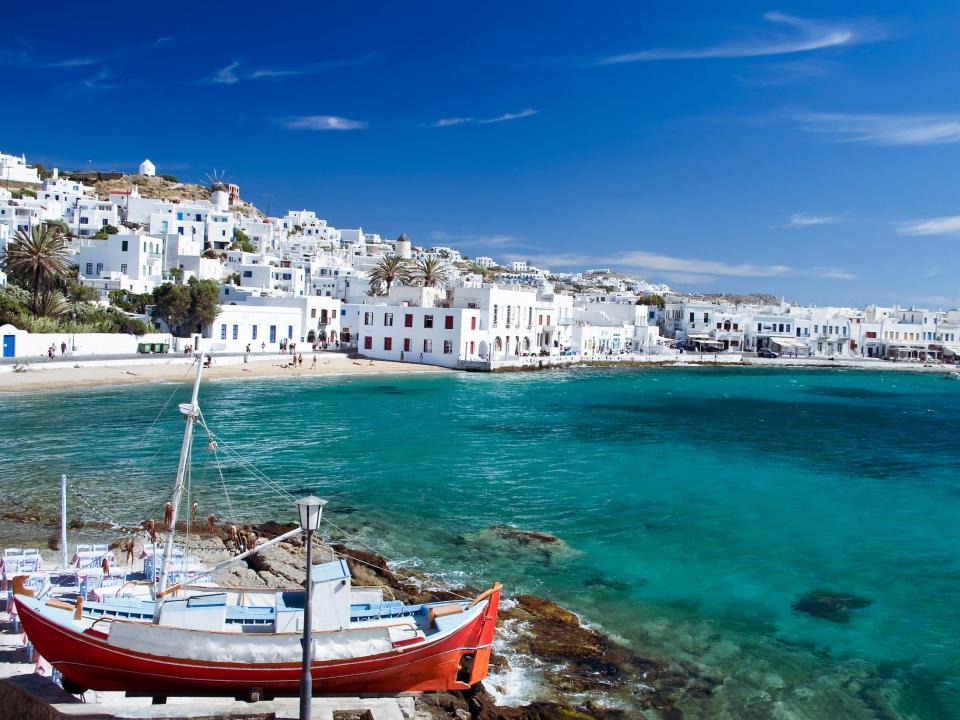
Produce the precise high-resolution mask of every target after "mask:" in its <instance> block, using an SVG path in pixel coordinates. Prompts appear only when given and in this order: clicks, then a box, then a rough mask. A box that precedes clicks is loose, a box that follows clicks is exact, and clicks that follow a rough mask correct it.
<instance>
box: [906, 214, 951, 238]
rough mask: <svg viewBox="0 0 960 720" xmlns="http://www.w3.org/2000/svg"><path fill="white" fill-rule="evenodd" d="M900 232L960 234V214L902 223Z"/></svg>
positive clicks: (909, 233) (907, 233)
mask: <svg viewBox="0 0 960 720" xmlns="http://www.w3.org/2000/svg"><path fill="white" fill-rule="evenodd" d="M900 232H901V233H903V234H904V235H960V215H948V216H946V217H937V218H928V219H926V220H912V221H910V222H905V223H901V225H900Z"/></svg>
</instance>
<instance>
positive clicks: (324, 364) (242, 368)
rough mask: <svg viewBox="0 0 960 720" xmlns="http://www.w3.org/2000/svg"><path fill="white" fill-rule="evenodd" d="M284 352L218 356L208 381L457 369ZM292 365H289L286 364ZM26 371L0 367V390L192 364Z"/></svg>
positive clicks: (184, 370)
mask: <svg viewBox="0 0 960 720" xmlns="http://www.w3.org/2000/svg"><path fill="white" fill-rule="evenodd" d="M289 362H290V358H289V356H284V355H270V356H269V357H264V356H253V357H251V358H250V362H248V363H244V362H243V358H242V357H235V356H231V357H225V358H216V357H215V358H214V364H213V367H212V368H208V369H205V370H204V371H203V376H204V378H205V379H208V380H237V379H244V378H246V379H252V378H279V377H322V376H325V375H327V376H330V375H376V374H387V373H446V372H453V371H452V370H448V369H446V368H442V367H436V366H433V365H418V364H411V363H397V362H388V361H385V360H373V361H371V360H352V359H350V358H348V357H346V356H345V355H342V354H338V353H321V354H319V355H317V366H316V367H315V368H311V365H312V362H313V356H312V355H311V356H309V357H307V356H305V357H304V358H303V366H302V367H297V368H291V367H289V366H288V365H289ZM284 366H287V367H284ZM22 367H25V370H23V371H14V370H13V369H12V368H11V367H9V366H8V367H3V368H0V393H23V392H38V391H50V390H67V389H71V388H79V387H102V386H107V385H140V384H145V383H157V382H178V381H180V380H185V379H187V378H188V377H190V376H191V374H192V372H193V370H192V367H193V365H192V363H191V361H190V360H189V359H187V358H182V357H170V358H164V359H158V358H149V359H144V360H139V361H132V360H130V361H109V362H100V363H97V364H93V363H90V362H84V361H81V360H78V362H77V363H75V364H70V363H62V362H60V363H56V364H53V365H48V364H46V363H45V362H44V361H42V360H40V361H37V362H34V363H30V364H28V365H25V366H22Z"/></svg>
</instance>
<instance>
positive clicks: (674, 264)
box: [508, 251, 790, 277]
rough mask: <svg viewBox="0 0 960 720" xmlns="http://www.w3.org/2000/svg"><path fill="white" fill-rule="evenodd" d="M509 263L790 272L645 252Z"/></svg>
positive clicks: (740, 274) (747, 273)
mask: <svg viewBox="0 0 960 720" xmlns="http://www.w3.org/2000/svg"><path fill="white" fill-rule="evenodd" d="M508 259H510V260H527V259H529V260H533V262H534V263H536V264H537V265H543V266H545V267H554V266H556V267H590V266H594V267H595V266H598V265H599V266H605V265H609V266H612V267H622V268H637V269H640V270H648V271H654V272H659V273H674V274H682V273H686V274H692V275H707V276H715V275H716V276H727V277H777V276H781V275H786V274H788V273H789V272H790V267H789V266H787V265H754V264H751V263H740V264H732V263H728V262H723V261H719V260H701V259H698V258H680V257H673V256H670V255H659V254H657V253H650V252H644V251H629V252H621V253H616V254H614V255H608V256H591V255H576V254H559V255H535V256H532V257H531V256H527V255H525V256H522V257H521V256H519V255H518V256H510V257H509V258H508Z"/></svg>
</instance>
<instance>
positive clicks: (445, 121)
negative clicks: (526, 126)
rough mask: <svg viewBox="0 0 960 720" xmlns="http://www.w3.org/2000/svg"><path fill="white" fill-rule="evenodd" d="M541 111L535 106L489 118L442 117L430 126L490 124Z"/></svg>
mask: <svg viewBox="0 0 960 720" xmlns="http://www.w3.org/2000/svg"><path fill="white" fill-rule="evenodd" d="M538 112H539V111H538V110H534V109H533V108H527V109H525V110H520V111H519V112H506V113H503V114H502V115H496V116H494V117H488V118H475V117H452V118H440V119H439V120H437V121H436V122H433V123H431V124H430V127H435V128H443V127H453V126H454V125H466V124H474V125H490V124H491V123H501V122H508V121H510V120H520V119H521V118H526V117H530V116H531V115H536V114H537V113H538Z"/></svg>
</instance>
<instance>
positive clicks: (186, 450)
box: [153, 353, 203, 623]
mask: <svg viewBox="0 0 960 720" xmlns="http://www.w3.org/2000/svg"><path fill="white" fill-rule="evenodd" d="M196 362H197V377H196V378H195V379H194V381H193V398H192V399H191V401H190V404H189V405H188V404H187V403H181V404H180V413H181V414H182V415H184V417H186V419H187V426H186V428H184V430H183V445H181V446H180V463H179V464H178V465H177V480H176V482H175V483H174V485H173V497H172V498H171V503H172V504H173V517H172V519H171V521H170V527H168V528H167V542H166V544H165V545H164V548H163V563H162V564H161V566H160V580H159V582H158V583H157V589H156V596H157V603H156V607H155V608H154V611H153V622H154V623H159V622H160V606H161V605H162V604H163V603H162V601H161V599H160V598H162V597H163V591H164V589H165V588H166V586H167V573H168V570H169V567H170V557H171V556H172V555H173V536H174V531H175V530H176V527H177V512H178V511H179V510H180V497H181V496H182V495H183V477H184V475H185V474H186V471H187V461H188V460H189V458H190V445H191V442H192V441H193V424H194V422H196V419H197V417H198V416H199V415H200V406H199V405H198V404H197V395H198V394H199V393H200V375H201V374H202V373H203V353H200V354H199V355H198V356H197V359H196ZM154 555H156V553H154ZM184 562H186V558H184Z"/></svg>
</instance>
